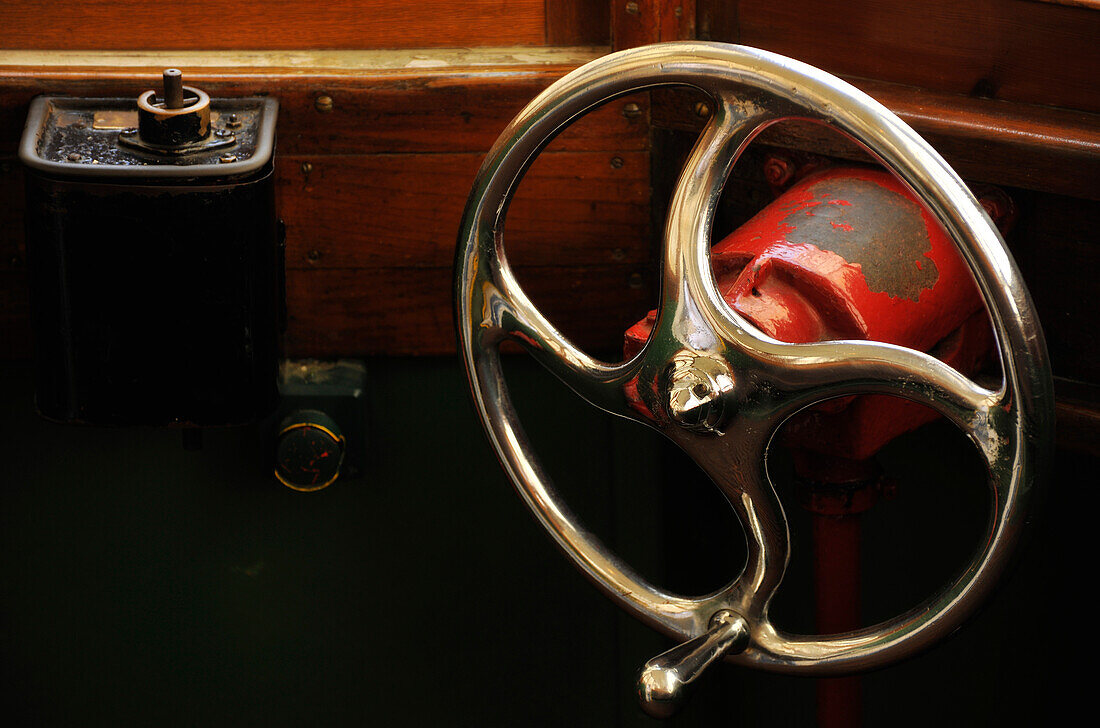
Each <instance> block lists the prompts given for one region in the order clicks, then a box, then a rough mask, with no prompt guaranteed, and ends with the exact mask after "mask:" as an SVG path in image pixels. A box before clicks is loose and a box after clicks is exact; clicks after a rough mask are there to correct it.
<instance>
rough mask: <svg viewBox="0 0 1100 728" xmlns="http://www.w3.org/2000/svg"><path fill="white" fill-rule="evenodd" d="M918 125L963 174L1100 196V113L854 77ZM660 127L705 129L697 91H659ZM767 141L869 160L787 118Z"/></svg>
mask: <svg viewBox="0 0 1100 728" xmlns="http://www.w3.org/2000/svg"><path fill="white" fill-rule="evenodd" d="M848 80H849V81H850V82H852V83H853V84H854V85H856V86H857V87H858V88H860V89H861V90H862V91H864V92H866V93H867V94H869V95H870V96H872V97H873V98H874V99H876V100H877V101H879V102H880V103H882V104H883V105H884V106H886V107H887V108H889V109H890V110H891V111H893V112H894V113H895V114H897V115H898V116H900V117H901V118H902V120H904V121H905V122H906V123H908V124H909V125H910V126H912V127H913V128H914V129H915V130H916V131H917V132H918V133H919V134H921V135H922V136H923V137H924V138H925V139H926V140H928V142H929V143H930V144H931V145H932V146H933V147H934V148H935V149H936V150H937V151H938V152H939V153H940V154H942V155H943V156H944V158H945V159H946V160H947V162H948V163H949V164H951V165H952V166H953V167H954V168H955V169H956V170H957V171H958V172H959V174H961V175H962V176H963V177H965V178H967V179H969V180H973V181H979V182H988V183H992V184H999V185H1010V186H1013V187H1023V188H1026V189H1033V190H1043V191H1048V192H1056V193H1059V194H1064V195H1069V196H1073V197H1081V198H1089V199H1100V187H1098V186H1097V184H1096V180H1098V179H1100V114H1089V113H1085V112H1081V111H1071V110H1067V109H1055V108H1050V107H1046V106H1036V105H1033V104H1015V103H1009V102H1005V101H993V100H990V99H975V98H970V97H967V96H959V95H957V94H947V93H938V92H932V91H927V90H925V89H917V88H913V87H910V86H901V85H898V84H891V83H882V82H879V81H868V80H865V79H854V78H850V79H848ZM652 96H653V110H652V123H653V126H655V127H658V128H670V129H682V130H690V131H696V130H701V129H702V128H703V125H704V124H705V123H706V118H707V117H706V115H705V114H700V113H699V110H700V106H699V105H700V104H707V102H708V100H707V98H706V97H705V96H704V95H703V94H702V93H701V92H698V91H694V90H689V89H682V90H681V89H674V90H667V91H660V92H655V93H653V94H652ZM759 139H760V141H761V142H762V143H765V144H772V145H775V146H782V147H790V148H794V149H801V150H804V151H811V152H816V153H818V154H823V155H828V156H834V157H842V158H848V159H857V160H868V161H869V159H870V158H869V157H868V155H867V154H866V152H864V151H863V149H862V148H861V147H859V146H857V145H856V144H855V143H854V142H852V141H850V140H849V139H847V138H846V137H842V136H841V135H839V134H838V133H836V132H833V131H830V130H829V129H827V128H825V127H823V126H821V125H818V124H811V123H807V122H793V121H792V122H782V123H780V124H777V125H776V126H773V127H771V128H769V129H767V130H766V131H765V132H764V133H763V134H761V136H760V137H759Z"/></svg>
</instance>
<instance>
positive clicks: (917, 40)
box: [700, 0, 1100, 113]
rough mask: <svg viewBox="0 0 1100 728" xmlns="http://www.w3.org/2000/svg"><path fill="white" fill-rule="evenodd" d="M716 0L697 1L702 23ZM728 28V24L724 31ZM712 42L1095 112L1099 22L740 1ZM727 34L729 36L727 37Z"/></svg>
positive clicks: (982, 5) (997, 3)
mask: <svg viewBox="0 0 1100 728" xmlns="http://www.w3.org/2000/svg"><path fill="white" fill-rule="evenodd" d="M720 1H721V0H700V4H701V6H702V8H703V9H702V11H701V12H702V14H703V15H704V16H708V17H709V16H710V15H712V13H711V10H710V8H712V7H713V6H714V5H716V4H718V3H719V2H720ZM731 20H732V23H731ZM708 30H709V32H710V37H711V38H713V39H714V40H726V41H736V42H740V43H744V44H745V45H750V46H755V47H757V48H764V49H766V50H770V51H775V52H777V53H782V54H783V55H787V56H791V57H792V58H797V59H799V60H801V61H805V62H806V63H810V64H812V65H815V66H818V67H820V68H823V69H825V70H826V71H830V72H832V73H837V74H844V75H850V76H858V77H862V78H873V79H878V80H883V81H891V82H896V83H902V84H908V85H912V86H920V87H923V88H928V89H933V90H937V91H944V92H949V93H958V94H967V95H975V96H982V97H989V98H997V99H1002V100H1007V101H1019V102H1025V103H1034V104H1048V105H1052V106H1062V107H1066V108H1071V109H1080V110H1083V111H1090V112H1093V113H1098V112H1100V84H1097V83H1096V76H1097V69H1100V42H1098V41H1097V39H1098V38H1100V12H1097V11H1096V10H1094V9H1090V8H1087V7H1073V6H1068V5H1061V4H1050V3H1036V2H1019V1H1018V0H982V1H981V2H964V3H960V2H957V0H926V1H925V2H919V3H917V2H891V3H886V2H881V0H828V1H826V2H822V1H821V0H790V1H788V2H782V3H777V2H773V1H772V0H740V1H739V2H738V3H737V9H736V15H735V16H732V17H731V15H730V14H729V13H727V14H726V16H725V27H718V26H716V25H715V24H713V23H712V24H709V25H708ZM727 34H728V35H727Z"/></svg>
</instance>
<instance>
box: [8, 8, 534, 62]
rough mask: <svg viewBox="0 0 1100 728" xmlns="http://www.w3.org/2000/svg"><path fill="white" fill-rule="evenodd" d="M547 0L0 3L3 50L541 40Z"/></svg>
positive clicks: (371, 45) (531, 42)
mask: <svg viewBox="0 0 1100 728" xmlns="http://www.w3.org/2000/svg"><path fill="white" fill-rule="evenodd" d="M545 25H546V8H545V4H544V0H507V2H505V1H504V0H465V1H464V2H460V3H456V2H451V1H450V0H418V1H417V2H402V3H395V2H391V1H390V0H330V1H329V2H323V3H317V2H304V0H275V1H274V2H271V1H269V2H265V3H263V4H262V6H259V7H258V6H256V5H254V4H251V3H225V2H220V1H219V0H190V2H188V3H187V5H186V7H185V8H183V7H176V6H169V5H164V4H162V3H154V2H133V0H97V1H96V2H85V1H84V0H50V1H49V2H20V3H4V4H0V27H3V28H4V38H3V44H4V47H5V48H81V49H90V48H107V49H127V50H149V49H173V48H207V49H221V48H262V49H276V48H420V47H445V46H491V45H525V44H527V45H539V44H542V43H543V41H544V38H545Z"/></svg>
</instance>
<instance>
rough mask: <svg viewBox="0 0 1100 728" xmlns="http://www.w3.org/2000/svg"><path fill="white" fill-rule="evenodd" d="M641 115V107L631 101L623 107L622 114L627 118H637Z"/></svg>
mask: <svg viewBox="0 0 1100 728" xmlns="http://www.w3.org/2000/svg"><path fill="white" fill-rule="evenodd" d="M641 115H642V107H641V106H638V105H637V104H635V103H633V102H631V103H629V104H627V105H625V106H624V107H623V116H625V117H626V118H628V119H637V118H638V117H639V116H641Z"/></svg>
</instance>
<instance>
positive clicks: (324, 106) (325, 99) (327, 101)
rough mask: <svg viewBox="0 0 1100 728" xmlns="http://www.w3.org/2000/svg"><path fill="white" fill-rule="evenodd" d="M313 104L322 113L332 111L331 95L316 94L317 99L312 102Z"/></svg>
mask: <svg viewBox="0 0 1100 728" xmlns="http://www.w3.org/2000/svg"><path fill="white" fill-rule="evenodd" d="M313 106H314V107H315V108H316V109H317V110H318V111H320V112H321V113H322V114H327V113H328V112H330V111H332V109H333V107H334V106H335V104H334V103H333V101H332V97H331V96H318V97H317V99H316V100H315V101H314V102H313Z"/></svg>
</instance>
